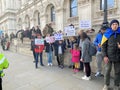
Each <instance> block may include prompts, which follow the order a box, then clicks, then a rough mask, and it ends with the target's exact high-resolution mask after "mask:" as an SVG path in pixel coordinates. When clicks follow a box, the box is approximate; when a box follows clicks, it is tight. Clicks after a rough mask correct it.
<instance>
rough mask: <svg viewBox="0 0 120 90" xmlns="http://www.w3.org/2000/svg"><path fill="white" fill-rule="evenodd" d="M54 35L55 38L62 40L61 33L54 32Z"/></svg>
mask: <svg viewBox="0 0 120 90" xmlns="http://www.w3.org/2000/svg"><path fill="white" fill-rule="evenodd" d="M54 37H55V40H63V34H61V33H57V34H54Z"/></svg>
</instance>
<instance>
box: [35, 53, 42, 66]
mask: <svg viewBox="0 0 120 90" xmlns="http://www.w3.org/2000/svg"><path fill="white" fill-rule="evenodd" d="M35 56H36V59H35V60H36V61H35V65H36V67H38V66H37V65H38V57H39V56H40V64H41V65H43V61H42V53H36V54H35Z"/></svg>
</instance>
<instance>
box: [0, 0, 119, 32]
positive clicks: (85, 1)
mask: <svg viewBox="0 0 120 90" xmlns="http://www.w3.org/2000/svg"><path fill="white" fill-rule="evenodd" d="M3 1H4V2H6V9H5V10H2V11H5V12H4V13H0V28H1V29H3V30H10V31H11V30H19V29H25V28H26V27H29V28H31V27H33V26H37V25H39V26H40V28H41V29H42V30H43V28H44V26H45V25H46V24H48V23H52V24H53V27H54V29H55V30H63V28H64V27H65V26H67V25H69V24H71V23H72V24H74V25H75V27H76V29H80V28H79V22H80V20H90V21H91V23H92V28H95V29H97V30H98V29H99V28H100V25H101V24H102V22H103V10H100V0H77V2H78V5H77V9H78V15H77V16H75V17H70V0H0V2H1V3H2V5H1V3H0V6H1V7H2V8H1V9H3V8H5V6H4V5H3V4H4V2H3ZM13 1H14V2H13ZM9 2H13V3H12V4H14V7H12V8H11V7H10V4H9ZM12 4H11V6H12ZM119 4H120V0H114V7H113V8H110V9H108V21H110V20H111V19H114V18H116V19H118V20H120V15H119V14H120V6H119ZM51 7H54V9H55V12H54V13H55V21H51ZM16 8H17V9H16ZM1 9H0V12H1ZM16 10H17V11H16ZM7 17H9V18H8V19H7ZM11 24H12V25H11Z"/></svg>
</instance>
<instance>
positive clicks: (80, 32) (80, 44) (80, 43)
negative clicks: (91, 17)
mask: <svg viewBox="0 0 120 90" xmlns="http://www.w3.org/2000/svg"><path fill="white" fill-rule="evenodd" d="M82 33H83V30H80V31H79V33H78V39H77V44H78V46H79V48H80V49H81V48H82V40H81V35H82ZM81 50H82V49H81ZM81 50H80V53H81ZM81 54H82V53H81ZM80 58H81V55H80ZM83 68H84V66H83V62H82V61H80V67H79V70H80V71H83Z"/></svg>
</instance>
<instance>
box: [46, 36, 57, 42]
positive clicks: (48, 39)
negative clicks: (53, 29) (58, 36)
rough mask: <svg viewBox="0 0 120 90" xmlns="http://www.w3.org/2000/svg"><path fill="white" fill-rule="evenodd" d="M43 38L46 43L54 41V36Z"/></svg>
mask: <svg viewBox="0 0 120 90" xmlns="http://www.w3.org/2000/svg"><path fill="white" fill-rule="evenodd" d="M45 40H46V42H47V43H53V42H55V37H54V36H51V37H46V38H45Z"/></svg>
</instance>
